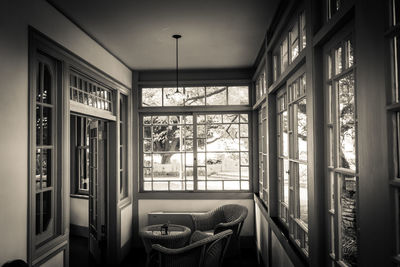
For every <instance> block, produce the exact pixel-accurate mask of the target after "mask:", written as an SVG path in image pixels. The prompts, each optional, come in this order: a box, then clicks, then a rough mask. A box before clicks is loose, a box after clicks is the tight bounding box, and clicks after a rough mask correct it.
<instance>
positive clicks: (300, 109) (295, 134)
mask: <svg viewBox="0 0 400 267" xmlns="http://www.w3.org/2000/svg"><path fill="white" fill-rule="evenodd" d="M288 84H289V85H288V87H287V88H282V89H280V91H279V92H278V95H277V124H278V127H277V130H278V131H277V134H278V188H279V194H278V196H279V216H280V218H281V220H282V222H283V223H284V224H285V225H286V226H287V227H288V228H289V235H290V237H291V238H292V239H293V240H294V241H295V243H296V244H297V245H298V246H299V248H301V249H302V251H303V252H304V253H305V254H306V255H308V176H307V114H306V109H307V104H306V98H305V97H306V77H305V74H302V75H300V76H299V77H297V78H295V79H294V80H293V79H290V80H289V81H288Z"/></svg>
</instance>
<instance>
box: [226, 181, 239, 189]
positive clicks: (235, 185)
mask: <svg viewBox="0 0 400 267" xmlns="http://www.w3.org/2000/svg"><path fill="white" fill-rule="evenodd" d="M224 190H240V182H239V181H224Z"/></svg>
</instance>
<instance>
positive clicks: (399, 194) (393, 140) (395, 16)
mask: <svg viewBox="0 0 400 267" xmlns="http://www.w3.org/2000/svg"><path fill="white" fill-rule="evenodd" d="M389 2H390V6H391V9H390V11H391V12H390V16H389V17H390V21H389V29H390V31H389V32H393V35H392V34H388V35H387V36H386V37H387V40H388V45H389V46H390V58H389V60H388V64H390V68H391V83H390V85H391V86H390V88H388V90H387V94H388V95H389V97H387V99H389V103H388V106H387V110H388V117H389V118H390V120H388V121H390V123H389V127H390V130H389V134H390V135H389V142H388V144H389V151H391V152H392V154H391V159H392V160H390V161H389V162H390V164H389V167H390V170H389V175H390V177H389V181H390V187H391V188H392V190H393V192H394V194H393V196H394V197H393V199H392V201H393V203H394V205H393V207H394V210H392V212H393V214H394V215H393V218H399V216H400V212H399V210H400V184H399V181H400V108H399V102H400V96H399V95H400V89H399V83H400V75H399V74H400V73H399V70H400V66H399V64H400V56H399V52H400V44H399V37H400V31H399V30H398V29H396V26H398V25H399V23H400V1H398V0H390V1H389ZM395 231H396V236H395V237H394V238H393V242H394V243H395V244H396V251H395V255H393V261H394V262H395V263H396V264H397V265H399V264H400V260H399V259H400V224H399V221H398V220H397V219H396V221H395Z"/></svg>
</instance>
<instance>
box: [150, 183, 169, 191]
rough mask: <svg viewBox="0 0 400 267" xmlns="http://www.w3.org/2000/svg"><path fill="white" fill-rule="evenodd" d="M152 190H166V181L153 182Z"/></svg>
mask: <svg viewBox="0 0 400 267" xmlns="http://www.w3.org/2000/svg"><path fill="white" fill-rule="evenodd" d="M153 190H155V191H168V182H153Z"/></svg>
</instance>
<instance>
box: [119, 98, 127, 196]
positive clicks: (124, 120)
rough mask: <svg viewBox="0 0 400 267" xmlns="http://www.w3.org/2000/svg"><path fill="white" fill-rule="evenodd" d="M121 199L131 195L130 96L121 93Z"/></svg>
mask: <svg viewBox="0 0 400 267" xmlns="http://www.w3.org/2000/svg"><path fill="white" fill-rule="evenodd" d="M119 109H120V111H119V114H120V116H119V129H120V130H119V135H120V136H119V153H120V156H119V199H120V200H122V199H124V198H126V197H128V195H129V191H128V190H129V189H128V161H127V157H128V154H127V147H128V146H127V142H128V139H127V136H128V128H127V123H128V119H127V118H128V96H126V95H123V94H120V99H119Z"/></svg>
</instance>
